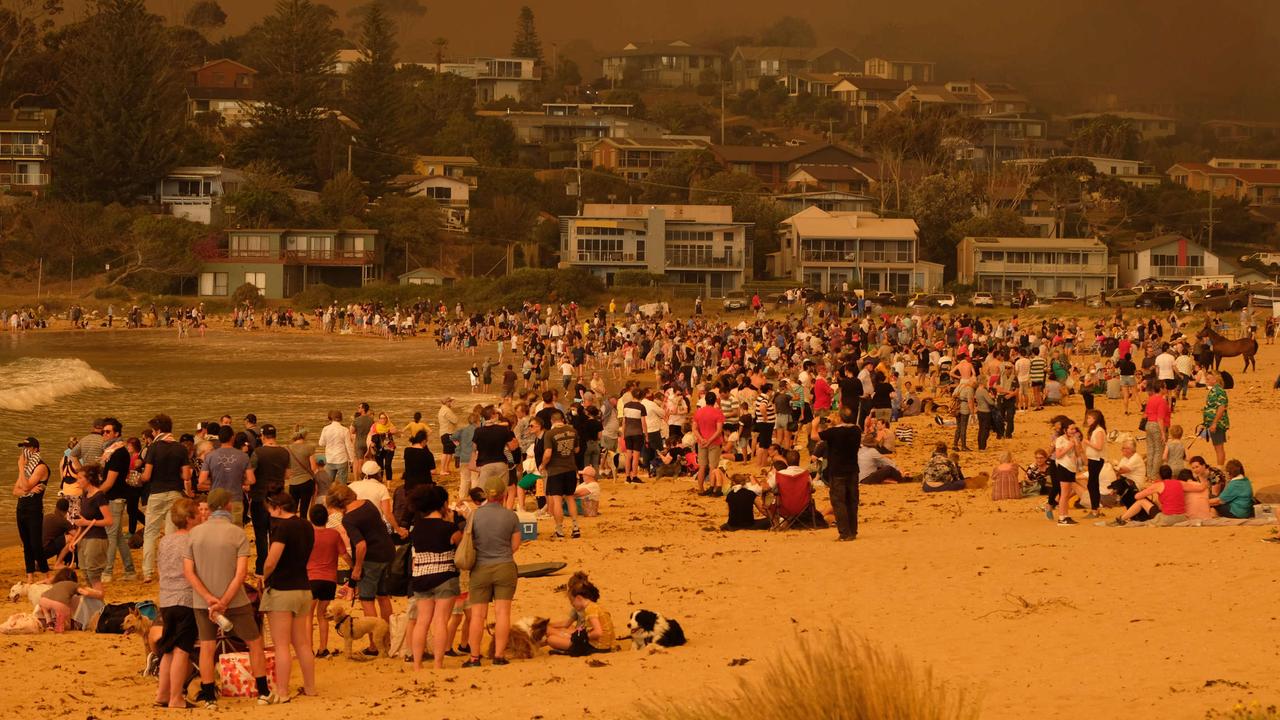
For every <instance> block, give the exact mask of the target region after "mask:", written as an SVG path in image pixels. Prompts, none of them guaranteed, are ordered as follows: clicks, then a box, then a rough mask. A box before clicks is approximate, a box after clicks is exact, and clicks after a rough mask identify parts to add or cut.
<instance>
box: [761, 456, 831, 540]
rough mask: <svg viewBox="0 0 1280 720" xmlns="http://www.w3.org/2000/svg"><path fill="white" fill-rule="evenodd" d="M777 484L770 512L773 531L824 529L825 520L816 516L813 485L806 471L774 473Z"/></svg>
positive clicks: (818, 515) (816, 509)
mask: <svg viewBox="0 0 1280 720" xmlns="http://www.w3.org/2000/svg"><path fill="white" fill-rule="evenodd" d="M774 478H775V480H776V481H777V484H778V494H777V499H776V500H775V501H774V504H773V508H772V510H771V512H770V515H771V518H770V519H771V520H772V522H773V529H774V530H790V529H792V528H795V527H803V528H819V527H826V526H827V522H826V519H825V518H823V517H822V516H821V515H820V514H818V508H817V507H815V506H814V504H813V485H812V482H811V478H810V476H809V471H808V470H801V471H800V472H798V473H789V472H787V471H785V470H779V471H778V472H776V473H774Z"/></svg>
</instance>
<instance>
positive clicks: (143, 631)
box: [123, 607, 160, 677]
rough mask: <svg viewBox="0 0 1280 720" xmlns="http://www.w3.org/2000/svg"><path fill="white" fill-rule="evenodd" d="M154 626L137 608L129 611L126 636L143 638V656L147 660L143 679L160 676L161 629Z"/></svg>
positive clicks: (125, 628) (125, 626)
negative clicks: (157, 648) (158, 647)
mask: <svg viewBox="0 0 1280 720" xmlns="http://www.w3.org/2000/svg"><path fill="white" fill-rule="evenodd" d="M154 625H155V623H153V622H152V621H151V619H150V618H148V617H147V616H146V615H143V614H142V613H140V612H138V609H137V608H136V607H135V608H134V609H132V610H130V611H129V615H128V616H127V617H126V618H125V619H124V623H123V626H124V634H125V635H131V634H134V633H137V635H138V637H140V638H142V654H143V657H145V658H146V659H147V663H146V665H145V666H144V667H143V669H142V676H143V677H155V676H157V675H159V674H160V654H159V653H157V652H156V642H157V641H159V640H160V632H159V631H160V628H157V627H154Z"/></svg>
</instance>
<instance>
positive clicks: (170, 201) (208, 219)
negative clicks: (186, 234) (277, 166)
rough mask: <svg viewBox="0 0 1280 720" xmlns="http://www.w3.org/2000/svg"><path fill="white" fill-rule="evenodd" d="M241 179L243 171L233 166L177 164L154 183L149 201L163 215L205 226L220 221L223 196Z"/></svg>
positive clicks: (236, 187) (223, 208) (233, 190)
mask: <svg viewBox="0 0 1280 720" xmlns="http://www.w3.org/2000/svg"><path fill="white" fill-rule="evenodd" d="M244 181H245V177H244V173H242V172H241V171H239V170H236V169H235V168H227V167H221V166H212V167H204V166H182V167H176V168H174V169H172V170H170V171H169V172H168V174H166V175H165V176H164V177H163V178H161V179H160V180H159V181H158V182H156V190H155V194H154V195H153V197H152V198H151V200H152V202H154V203H156V204H157V205H159V206H160V209H161V210H160V211H161V212H163V213H164V214H166V215H172V216H174V217H179V218H183V219H186V220H190V221H192V222H198V223H204V224H205V225H210V224H213V223H221V222H222V220H223V212H224V210H225V199H226V196H227V195H230V194H232V193H234V192H235V191H236V190H238V189H239V188H240V185H241V184H242V183H243V182H244Z"/></svg>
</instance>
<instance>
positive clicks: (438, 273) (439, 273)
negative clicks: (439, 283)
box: [398, 267, 458, 278]
mask: <svg viewBox="0 0 1280 720" xmlns="http://www.w3.org/2000/svg"><path fill="white" fill-rule="evenodd" d="M427 275H429V276H431V277H438V278H456V277H458V276H457V274H455V273H452V272H449V271H448V270H441V269H440V268H433V267H420V268H414V269H413V270H410V271H409V272H406V273H400V275H399V276H398V277H402V278H406V277H422V276H427Z"/></svg>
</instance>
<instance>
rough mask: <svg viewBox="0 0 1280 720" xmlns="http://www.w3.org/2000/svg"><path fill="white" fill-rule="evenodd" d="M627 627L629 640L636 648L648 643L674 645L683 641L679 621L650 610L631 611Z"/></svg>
mask: <svg viewBox="0 0 1280 720" xmlns="http://www.w3.org/2000/svg"><path fill="white" fill-rule="evenodd" d="M627 629H628V630H630V631H631V642H632V644H633V645H634V646H635V649H636V650H639V649H641V648H643V647H645V646H646V645H650V644H653V645H658V646H659V647H675V646H677V645H683V644H684V642H685V640H684V629H683V628H681V627H680V623H678V622H676V621H675V620H669V619H667V618H665V617H663V616H661V615H659V614H658V613H656V612H653V611H652V610H636V611H635V612H633V613H631V619H629V620H627Z"/></svg>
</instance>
